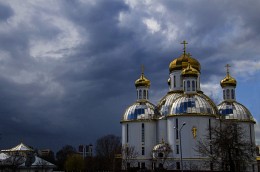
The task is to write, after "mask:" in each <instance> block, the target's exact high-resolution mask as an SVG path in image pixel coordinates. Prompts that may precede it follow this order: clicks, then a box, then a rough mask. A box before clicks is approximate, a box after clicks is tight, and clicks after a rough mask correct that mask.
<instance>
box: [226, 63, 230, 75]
mask: <svg viewBox="0 0 260 172" xmlns="http://www.w3.org/2000/svg"><path fill="white" fill-rule="evenodd" d="M225 67H226V68H227V74H228V75H229V67H231V66H230V65H229V64H226V66H225Z"/></svg>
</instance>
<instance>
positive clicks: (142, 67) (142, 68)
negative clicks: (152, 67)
mask: <svg viewBox="0 0 260 172" xmlns="http://www.w3.org/2000/svg"><path fill="white" fill-rule="evenodd" d="M141 70H142V74H144V65H142V66H141Z"/></svg>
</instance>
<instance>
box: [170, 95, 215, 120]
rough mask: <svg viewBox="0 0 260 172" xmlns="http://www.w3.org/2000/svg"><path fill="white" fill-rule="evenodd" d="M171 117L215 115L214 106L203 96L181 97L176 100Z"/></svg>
mask: <svg viewBox="0 0 260 172" xmlns="http://www.w3.org/2000/svg"><path fill="white" fill-rule="evenodd" d="M170 114H171V115H182V114H199V115H215V116H216V115H217V114H218V110H217V107H216V105H215V104H214V103H213V102H212V100H210V98H208V97H207V96H206V95H204V94H192V95H183V96H181V97H179V98H178V99H176V100H175V101H174V102H173V104H172V108H171V111H170Z"/></svg>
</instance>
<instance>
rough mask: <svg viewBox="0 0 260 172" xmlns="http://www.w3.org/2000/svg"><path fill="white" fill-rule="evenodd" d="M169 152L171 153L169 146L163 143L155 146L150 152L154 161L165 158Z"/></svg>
mask: <svg viewBox="0 0 260 172" xmlns="http://www.w3.org/2000/svg"><path fill="white" fill-rule="evenodd" d="M170 152H172V149H171V146H170V145H169V144H168V143H165V142H164V141H162V143H159V144H158V145H155V146H154V147H153V151H152V153H153V158H154V159H157V158H166V157H167V156H168V154H169V153H170Z"/></svg>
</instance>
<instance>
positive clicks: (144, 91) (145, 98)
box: [144, 90, 146, 99]
mask: <svg viewBox="0 0 260 172" xmlns="http://www.w3.org/2000/svg"><path fill="white" fill-rule="evenodd" d="M144 99H146V90H144Z"/></svg>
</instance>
